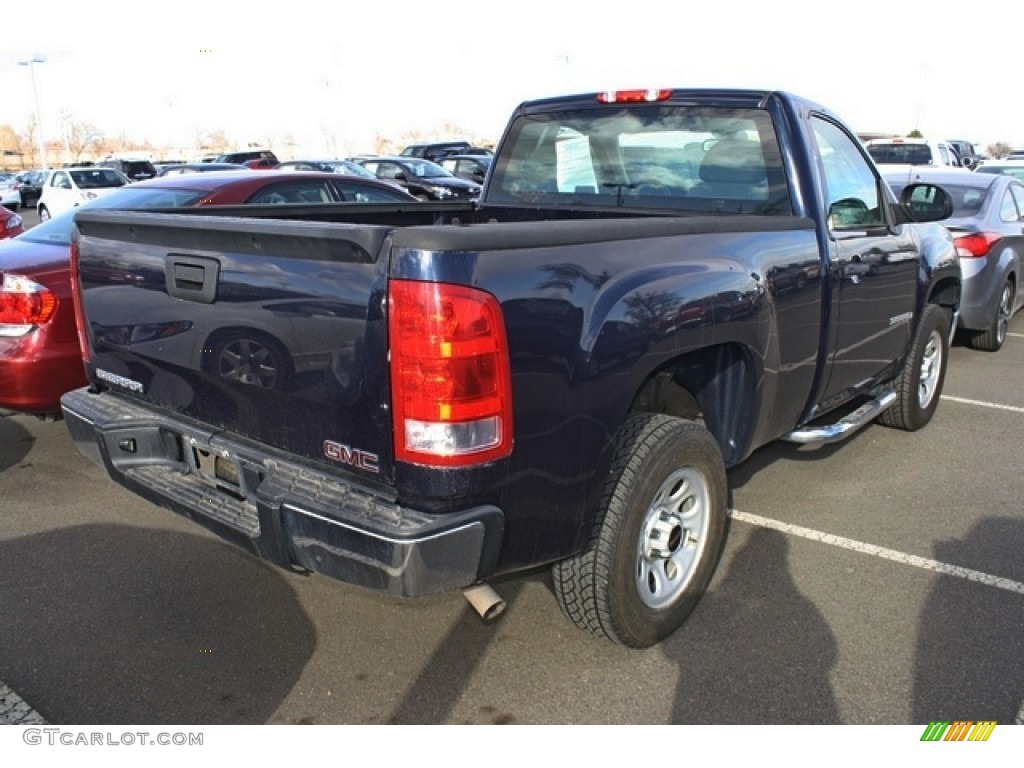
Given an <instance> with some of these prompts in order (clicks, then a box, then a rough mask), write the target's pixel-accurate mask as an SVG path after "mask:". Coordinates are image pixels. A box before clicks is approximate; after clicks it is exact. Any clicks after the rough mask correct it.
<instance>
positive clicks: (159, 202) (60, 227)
mask: <svg viewBox="0 0 1024 768" xmlns="http://www.w3.org/2000/svg"><path fill="white" fill-rule="evenodd" d="M205 194H206V192H205V191H203V190H200V189H142V188H140V187H136V186H129V187H125V188H124V189H119V190H117V191H116V192H111V193H110V194H108V195H104V196H102V197H97V198H95V199H93V200H90V201H89V202H87V203H83V204H82V205H80V206H78V207H77V208H73V209H72V210H70V211H67V212H66V213H62V214H60V215H59V216H54V217H53V218H52V219H50V220H49V221H44V222H43V223H42V224H39V225H38V226H35V227H32V229H30V230H29V231H28V232H25V233H24V234H21V235H18V239H20V240H28V241H30V242H34V243H46V244H49V245H70V244H71V228H72V227H73V226H74V223H75V214H76V213H78V211H81V210H82V209H84V208H121V209H124V210H139V209H143V208H185V207H188V206H191V205H193V204H195V203H196V202H198V201H199V200H200V199H202V197H203V195H205Z"/></svg>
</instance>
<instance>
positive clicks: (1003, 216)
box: [999, 188, 1020, 223]
mask: <svg viewBox="0 0 1024 768" xmlns="http://www.w3.org/2000/svg"><path fill="white" fill-rule="evenodd" d="M999 220H1000V221H1005V222H1008V223H1013V222H1015V221H1020V210H1019V209H1018V206H1017V201H1016V200H1014V197H1013V192H1012V191H1011V190H1010V189H1009V188H1008V189H1007V190H1006V191H1005V192H1003V199H1002V201H1001V202H1000V204H999Z"/></svg>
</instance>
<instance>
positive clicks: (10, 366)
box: [0, 171, 416, 417]
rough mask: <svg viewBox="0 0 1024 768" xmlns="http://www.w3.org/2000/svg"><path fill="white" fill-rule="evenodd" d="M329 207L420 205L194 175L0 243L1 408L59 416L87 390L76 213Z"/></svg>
mask: <svg viewBox="0 0 1024 768" xmlns="http://www.w3.org/2000/svg"><path fill="white" fill-rule="evenodd" d="M331 202H392V203H396V202H397V203H409V202H412V203H415V202H416V198H414V197H412V195H410V194H408V193H406V192H405V191H403V190H401V189H396V188H395V187H394V186H393V185H391V184H388V183H387V182H382V181H377V180H375V179H364V178H360V177H353V176H342V175H340V174H336V173H294V172H287V171H262V172H260V173H238V172H223V173H195V174H188V175H184V176H168V177H160V178H156V179H151V180H149V181H140V182H137V183H135V184H129V185H126V186H124V187H121V188H120V189H117V190H115V191H113V192H111V193H110V194H108V195H104V196H102V197H98V198H96V199H94V200H92V201H90V202H88V203H85V204H83V205H82V206H80V207H79V208H76V209H74V210H72V211H68V212H67V213H64V214H61V215H59V216H55V217H53V218H52V219H50V220H49V221H46V222H44V223H42V224H40V225H39V226H37V227H34V228H32V229H29V230H28V231H26V232H24V233H23V234H21V235H20V236H18V237H15V238H12V239H9V240H4V241H3V242H0V408H7V409H10V410H15V411H22V412H25V413H35V414H37V415H40V416H54V417H56V416H58V415H59V414H60V397H61V395H63V394H64V393H65V392H67V391H68V390H71V389H74V388H76V387H81V386H84V385H85V384H86V380H85V373H84V369H83V366H82V358H81V353H80V351H79V347H78V334H77V331H76V329H75V317H74V307H73V306H72V302H71V281H70V243H71V230H72V226H73V224H74V214H75V212H76V211H77V210H80V209H81V208H86V207H88V208H117V209H126V210H133V209H142V208H170V207H198V206H206V205H238V204H247V203H253V204H255V203H263V204H270V203H331ZM0 216H2V214H0ZM2 221H3V219H2V218H0V222H2ZM0 226H2V224H0ZM19 226H20V222H19Z"/></svg>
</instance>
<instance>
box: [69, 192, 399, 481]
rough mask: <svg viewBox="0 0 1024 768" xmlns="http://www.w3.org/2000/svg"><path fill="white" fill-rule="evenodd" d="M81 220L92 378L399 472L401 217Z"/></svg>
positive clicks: (339, 460)
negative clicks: (392, 297)
mask: <svg viewBox="0 0 1024 768" xmlns="http://www.w3.org/2000/svg"><path fill="white" fill-rule="evenodd" d="M76 222H77V228H78V275H77V279H79V281H80V288H81V294H80V295H81V297H82V299H81V301H82V309H83V313H84V317H85V325H86V332H87V335H88V341H89V344H90V347H91V361H90V363H89V366H90V369H91V373H92V378H93V380H94V381H97V382H100V383H101V384H103V385H105V386H109V388H110V389H112V390H115V391H118V392H121V393H123V394H124V395H125V396H128V397H131V398H134V399H136V400H138V401H144V402H146V403H150V404H153V405H156V406H159V407H161V408H164V409H168V410H170V411H173V412H175V413H179V414H182V415H184V416H185V417H188V418H191V419H195V420H196V421H198V422H200V423H202V424H203V425H205V426H206V427H208V428H214V429H221V430H225V431H227V432H230V433H232V434H235V435H239V436H242V437H244V438H250V439H252V440H256V441H258V442H260V443H263V444H266V445H270V446H273V447H275V448H278V449H281V450H283V451H287V452H289V453H293V454H298V455H300V456H302V457H305V458H307V459H310V460H313V461H316V462H320V463H325V464H332V465H336V466H337V465H339V464H344V465H345V466H344V467H343V468H345V469H354V470H357V471H358V472H359V473H360V474H364V475H372V476H373V477H372V478H367V479H376V480H386V478H387V477H389V476H390V469H391V454H392V448H391V427H390V421H389V417H388V411H387V392H388V387H387V369H386V361H387V349H386V334H385V330H386V328H385V324H384V320H383V315H382V309H383V307H382V303H383V301H384V300H385V296H386V272H387V259H386V257H382V256H381V254H382V253H386V250H387V242H388V234H389V232H390V231H391V229H390V228H389V227H383V226H373V225H352V224H339V223H333V224H324V223H316V222H290V221H283V220H268V221H256V220H253V219H251V218H247V219H241V218H227V217H225V218H222V217H207V216H192V215H182V214H173V215H166V214H153V213H149V212H124V211H121V212H117V211H83V212H82V213H80V214H79V215H78V217H77V219H76ZM367 361H372V364H370V365H368V364H367ZM356 459H358V460H356Z"/></svg>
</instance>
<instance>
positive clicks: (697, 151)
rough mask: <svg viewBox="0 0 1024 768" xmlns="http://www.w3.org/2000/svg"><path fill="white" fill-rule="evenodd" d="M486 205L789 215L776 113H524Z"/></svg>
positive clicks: (657, 109)
mask: <svg viewBox="0 0 1024 768" xmlns="http://www.w3.org/2000/svg"><path fill="white" fill-rule="evenodd" d="M492 173H493V177H492V180H491V186H490V189H489V192H488V198H487V202H488V203H491V204H494V203H497V204H523V205H543V204H545V203H550V204H557V205H572V206H574V207H589V206H593V207H615V208H661V209H671V210H683V211H695V212H707V211H710V212H718V213H760V214H779V215H790V214H791V213H792V208H791V206H790V197H789V188H788V186H787V183H786V177H785V173H784V172H783V169H782V160H781V155H780V152H779V147H778V143H777V141H776V137H775V131H774V127H773V125H772V123H771V118H770V117H769V115H768V113H767V112H765V111H764V110H758V109H716V108H709V107H698V106H665V105H651V106H647V107H637V106H635V105H633V106H631V108H629V109H613V108H595V109H579V110H568V111H565V112H560V113H547V114H543V115H524V116H521V117H519V118H517V119H516V121H515V123H514V124H513V125H512V127H511V130H510V132H509V135H508V138H507V139H506V144H505V149H504V151H503V153H502V156H501V158H500V159H499V160H498V163H497V165H496V166H495V167H494V168H493V169H492Z"/></svg>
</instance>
